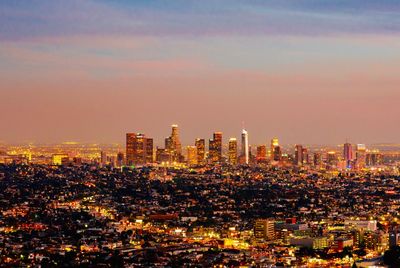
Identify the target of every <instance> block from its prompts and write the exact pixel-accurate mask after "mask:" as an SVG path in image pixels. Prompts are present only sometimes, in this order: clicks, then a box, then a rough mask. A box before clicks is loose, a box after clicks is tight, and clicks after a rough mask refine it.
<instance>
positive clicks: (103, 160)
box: [100, 151, 107, 166]
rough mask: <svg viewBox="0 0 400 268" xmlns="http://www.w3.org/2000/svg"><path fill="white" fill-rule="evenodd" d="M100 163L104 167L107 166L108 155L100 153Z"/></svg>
mask: <svg viewBox="0 0 400 268" xmlns="http://www.w3.org/2000/svg"><path fill="white" fill-rule="evenodd" d="M100 163H101V165H102V166H105V165H107V153H106V152H104V151H101V152H100Z"/></svg>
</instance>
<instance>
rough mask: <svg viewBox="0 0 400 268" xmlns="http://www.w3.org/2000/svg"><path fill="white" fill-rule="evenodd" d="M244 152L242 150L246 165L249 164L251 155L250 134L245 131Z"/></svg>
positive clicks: (243, 138) (243, 133)
mask: <svg viewBox="0 0 400 268" xmlns="http://www.w3.org/2000/svg"><path fill="white" fill-rule="evenodd" d="M241 146H242V150H241V156H242V157H243V159H244V163H245V164H246V165H248V164H249V159H250V155H249V134H248V132H247V130H245V129H243V130H242V144H241Z"/></svg>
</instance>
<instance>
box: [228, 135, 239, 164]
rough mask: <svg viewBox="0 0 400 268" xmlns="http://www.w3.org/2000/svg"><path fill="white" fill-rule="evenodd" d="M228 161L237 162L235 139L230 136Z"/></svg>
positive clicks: (230, 162)
mask: <svg viewBox="0 0 400 268" xmlns="http://www.w3.org/2000/svg"><path fill="white" fill-rule="evenodd" d="M228 161H229V164H231V165H236V164H237V140H236V138H230V139H229V144H228Z"/></svg>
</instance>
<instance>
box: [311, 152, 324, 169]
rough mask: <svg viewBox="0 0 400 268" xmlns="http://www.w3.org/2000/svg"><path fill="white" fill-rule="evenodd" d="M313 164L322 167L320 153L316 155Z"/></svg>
mask: <svg viewBox="0 0 400 268" xmlns="http://www.w3.org/2000/svg"><path fill="white" fill-rule="evenodd" d="M313 163H314V166H315V167H320V166H321V165H322V154H321V153H320V152H315V153H314V159H313Z"/></svg>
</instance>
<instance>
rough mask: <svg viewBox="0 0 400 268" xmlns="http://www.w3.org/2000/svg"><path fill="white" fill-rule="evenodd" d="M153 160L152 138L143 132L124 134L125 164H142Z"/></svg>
mask: <svg viewBox="0 0 400 268" xmlns="http://www.w3.org/2000/svg"><path fill="white" fill-rule="evenodd" d="M152 162H153V139H150V138H146V136H145V135H144V134H140V133H127V134H126V164H127V165H128V166H132V165H143V164H146V163H152Z"/></svg>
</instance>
